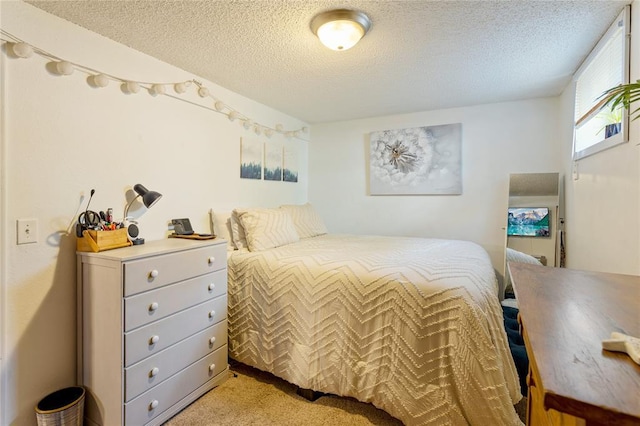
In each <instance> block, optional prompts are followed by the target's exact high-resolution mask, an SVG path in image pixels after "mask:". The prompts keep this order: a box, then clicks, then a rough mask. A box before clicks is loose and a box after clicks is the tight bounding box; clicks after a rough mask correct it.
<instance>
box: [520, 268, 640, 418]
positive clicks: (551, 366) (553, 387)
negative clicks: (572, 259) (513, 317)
mask: <svg viewBox="0 0 640 426" xmlns="http://www.w3.org/2000/svg"><path fill="white" fill-rule="evenodd" d="M508 267H509V271H510V274H511V279H512V282H513V287H514V290H515V294H516V299H517V301H518V308H519V321H520V324H521V330H522V333H523V337H524V342H525V346H526V350H527V355H528V357H529V374H528V377H527V382H528V386H529V398H528V401H527V403H528V407H527V425H531V426H538V425H544V426H552V425H553V426H555V425H563V426H573V425H575V426H581V425H587V426H605V425H607V426H609V425H616V426H627V425H636V426H637V425H640V365H637V364H636V363H634V362H633V360H631V358H630V357H629V356H628V355H627V354H625V353H618V352H610V351H605V350H603V349H602V340H605V339H609V338H610V335H611V332H613V331H617V332H620V333H624V334H628V335H631V336H636V337H639V336H640V277H638V276H631V275H620V274H608V273H600V272H589V271H579V270H571V269H562V268H551V267H545V266H539V265H529V264H524V263H509V265H508Z"/></svg>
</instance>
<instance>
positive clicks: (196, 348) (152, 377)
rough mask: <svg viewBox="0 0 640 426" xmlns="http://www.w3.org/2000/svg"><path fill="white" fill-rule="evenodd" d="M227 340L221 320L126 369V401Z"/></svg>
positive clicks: (225, 330) (225, 327)
mask: <svg viewBox="0 0 640 426" xmlns="http://www.w3.org/2000/svg"><path fill="white" fill-rule="evenodd" d="M226 343H227V322H226V321H221V322H219V323H218V324H216V325H214V326H213V327H209V328H207V329H206V330H203V331H201V332H199V333H197V334H194V335H193V336H191V337H189V338H187V339H185V340H183V341H182V342H180V343H177V344H175V345H173V346H170V347H168V348H167V349H165V350H163V351H161V352H159V353H157V354H155V355H153V356H150V357H149V358H145V359H144V360H142V361H140V362H139V363H137V364H134V365H132V366H131V367H128V368H126V369H125V372H124V375H125V386H126V387H125V392H124V399H125V402H127V401H130V400H132V399H133V398H135V397H136V396H138V395H140V394H141V393H143V392H146V391H148V390H149V389H151V388H152V387H154V386H156V385H157V384H159V383H162V382H163V381H164V380H166V379H167V378H169V377H171V376H173V375H174V374H175V373H177V372H179V371H180V370H182V369H183V368H185V367H186V366H188V365H189V364H192V363H193V362H195V361H197V360H199V359H200V358H202V357H203V356H206V355H208V354H209V353H211V352H213V351H215V350H216V349H218V348H219V347H221V346H222V345H224V344H226Z"/></svg>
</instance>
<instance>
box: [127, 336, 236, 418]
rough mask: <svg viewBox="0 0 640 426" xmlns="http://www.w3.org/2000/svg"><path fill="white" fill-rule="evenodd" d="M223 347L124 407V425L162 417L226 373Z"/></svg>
mask: <svg viewBox="0 0 640 426" xmlns="http://www.w3.org/2000/svg"><path fill="white" fill-rule="evenodd" d="M227 365H228V358H227V345H224V346H222V347H220V348H219V349H217V350H216V351H214V352H213V353H211V354H209V355H207V356H206V357H205V358H202V359H201V360H199V361H197V362H195V363H194V364H191V365H190V366H189V367H187V368H186V369H184V370H182V371H181V372H180V374H176V375H173V376H171V377H170V378H168V379H167V380H165V381H164V382H162V383H160V384H159V385H158V386H155V387H154V388H152V389H151V390H149V391H148V392H145V393H143V394H142V395H140V396H138V397H137V398H135V399H133V400H132V401H131V402H128V403H126V404H125V406H124V416H125V417H124V418H125V423H126V424H127V425H143V424H145V423H148V422H149V421H151V420H152V419H153V418H155V417H157V416H158V415H160V414H162V412H163V411H165V410H167V409H168V408H170V407H171V406H172V405H173V404H175V403H176V402H178V401H180V400H181V399H182V398H184V396H185V395H188V394H189V393H190V392H192V391H194V390H196V389H197V388H198V387H200V386H201V385H202V384H204V383H205V382H207V381H208V380H210V379H212V378H214V377H215V376H216V375H218V374H220V373H222V372H224V371H226V369H227Z"/></svg>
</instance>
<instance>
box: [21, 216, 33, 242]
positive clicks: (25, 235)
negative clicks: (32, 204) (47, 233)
mask: <svg viewBox="0 0 640 426" xmlns="http://www.w3.org/2000/svg"><path fill="white" fill-rule="evenodd" d="M37 242H38V219H18V244H31V243H37Z"/></svg>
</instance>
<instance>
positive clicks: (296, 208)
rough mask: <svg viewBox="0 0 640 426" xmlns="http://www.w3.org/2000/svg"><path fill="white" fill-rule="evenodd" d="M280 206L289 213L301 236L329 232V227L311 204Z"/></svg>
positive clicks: (313, 235) (312, 235)
mask: <svg viewBox="0 0 640 426" xmlns="http://www.w3.org/2000/svg"><path fill="white" fill-rule="evenodd" d="M280 208H281V209H282V210H284V211H286V212H287V213H289V215H290V216H291V220H292V221H293V226H295V227H296V231H297V232H298V235H299V236H300V238H310V237H315V236H317V235H323V234H326V233H327V227H326V226H325V224H324V222H323V221H322V218H321V217H320V215H319V214H318V213H317V212H316V211H315V209H314V208H313V206H311V204H309V203H306V204H302V205H291V204H285V205H282V206H280Z"/></svg>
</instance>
